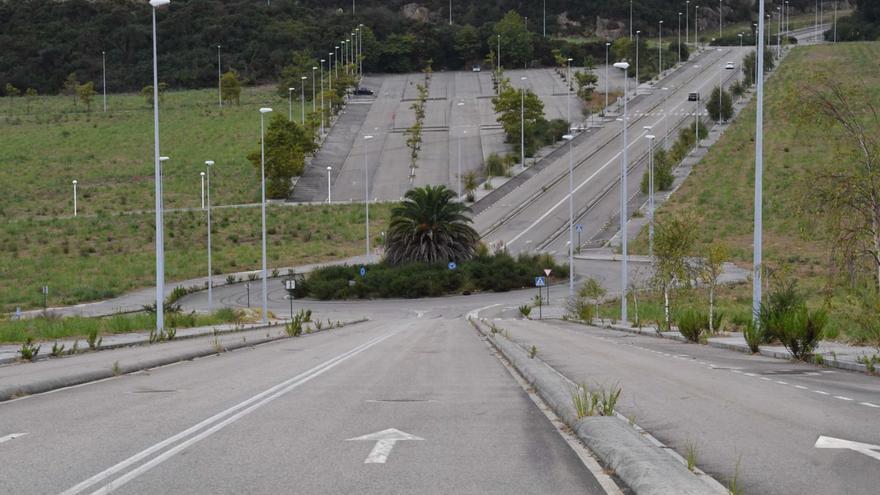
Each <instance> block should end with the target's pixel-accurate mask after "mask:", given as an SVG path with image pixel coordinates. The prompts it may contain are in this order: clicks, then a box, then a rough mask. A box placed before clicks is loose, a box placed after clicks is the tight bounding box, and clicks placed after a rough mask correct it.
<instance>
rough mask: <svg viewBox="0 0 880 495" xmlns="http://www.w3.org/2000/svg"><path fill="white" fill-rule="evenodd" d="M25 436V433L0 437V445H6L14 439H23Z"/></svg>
mask: <svg viewBox="0 0 880 495" xmlns="http://www.w3.org/2000/svg"><path fill="white" fill-rule="evenodd" d="M25 435H27V433H12V434H9V435H6V436H5V437H0V443H6V442H8V441H10V440H15V439H16V438H19V437H23V436H25Z"/></svg>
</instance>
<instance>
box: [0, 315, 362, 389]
mask: <svg viewBox="0 0 880 495" xmlns="http://www.w3.org/2000/svg"><path fill="white" fill-rule="evenodd" d="M365 321H368V320H367V319H361V320H354V321H350V322H344V323H343V324H342V327H347V326H349V325H355V324H357V323H363V322H365ZM266 328H273V326H271V325H267V326H260V327H256V328H251V329H250V330H261V329H266ZM330 328H340V327H328V328H323V329H321V330H315V329H312V331H311V332H309V333H303V334H302V335H300V337H304V336H306V335H311V334H315V333H318V332H326V331H328V330H330ZM226 333H230V332H226ZM209 335H212V334H207V335H202V336H203V337H204V336H209ZM291 338H295V337H289V336H287V335H279V336H277V337H268V338H262V339H257V340H253V341H250V342H236V343H234V344H230V345H227V346H224V347H223V350H222V351H221V352H217V351H216V350H215V349H210V348H205V349H200V350H191V351H186V352H180V353H176V354H172V355H169V356H164V357H160V358H147V359H144V360H142V361H139V362H136V363H133V364H127V365H122V364H120V365H119V370H118V371H117V372H114V370H113V369H112V368H107V369H106V370H89V371H83V372H80V373H75V374H71V375H67V376H63V377H57V378H47V379H44V380H39V381H36V382H33V383H27V384H24V385H9V386H6V387H2V388H0V402H5V401H8V400H11V399H14V398H17V397H22V396H26V395H34V394H41V393H45V392H50V391H52V390H57V389H60V388H65V387H72V386H74V385H82V384H84V383H90V382H95V381H98V380H104V379H107V378H113V377H114V376H120V375H126V374H129V373H134V372H136V371H143V370H146V369H151V368H158V367H160V366H167V365H169V364H174V363H178V362H181V361H191V360H193V359H196V358H200V357H205V356H211V355H217V354H221V353H224V352H228V351H234V350H236V349H241V348H244V347H254V346H258V345H261V344H267V343H270V342H275V341H278V340H284V339H291ZM135 345H137V344H135ZM132 346H133V345H126V346H118V347H132ZM70 357H76V356H75V355H74V356H70Z"/></svg>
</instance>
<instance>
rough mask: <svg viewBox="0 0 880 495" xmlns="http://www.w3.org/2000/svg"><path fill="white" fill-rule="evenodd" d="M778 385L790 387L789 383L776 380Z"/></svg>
mask: <svg viewBox="0 0 880 495" xmlns="http://www.w3.org/2000/svg"><path fill="white" fill-rule="evenodd" d="M776 383H778V384H780V385H788V383H787V382H783V381H780V380H776Z"/></svg>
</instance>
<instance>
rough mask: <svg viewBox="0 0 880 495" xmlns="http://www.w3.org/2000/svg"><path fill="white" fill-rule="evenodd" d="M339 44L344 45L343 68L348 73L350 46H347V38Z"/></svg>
mask: <svg viewBox="0 0 880 495" xmlns="http://www.w3.org/2000/svg"><path fill="white" fill-rule="evenodd" d="M339 44H340V45H342V68H343V69H345V73H346V74H348V48H346V46H345V40H342V41H340V42H339Z"/></svg>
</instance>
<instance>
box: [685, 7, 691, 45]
mask: <svg viewBox="0 0 880 495" xmlns="http://www.w3.org/2000/svg"><path fill="white" fill-rule="evenodd" d="M684 5H685V6H684V44H685V45H690V43H691V37H690V32H691V20H690V16H691V0H687V1H686V2H685V3H684Z"/></svg>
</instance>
